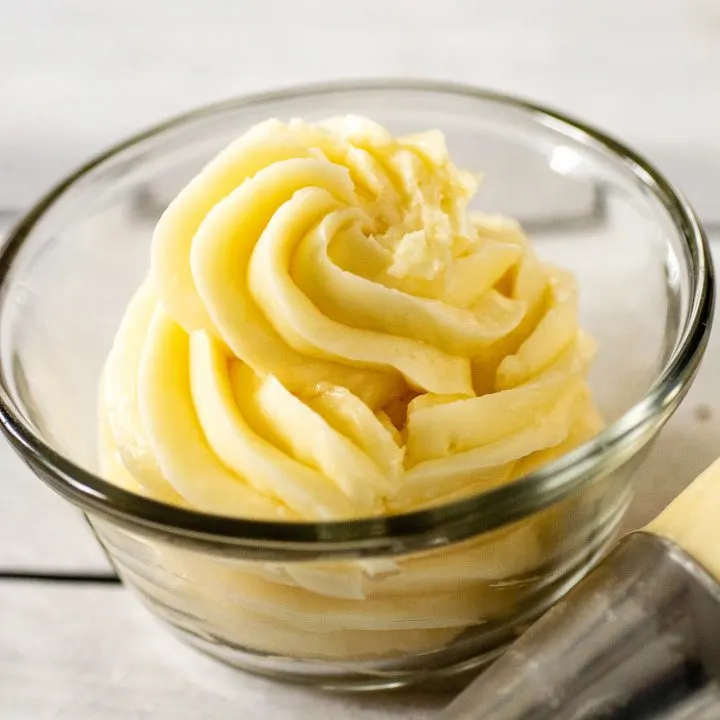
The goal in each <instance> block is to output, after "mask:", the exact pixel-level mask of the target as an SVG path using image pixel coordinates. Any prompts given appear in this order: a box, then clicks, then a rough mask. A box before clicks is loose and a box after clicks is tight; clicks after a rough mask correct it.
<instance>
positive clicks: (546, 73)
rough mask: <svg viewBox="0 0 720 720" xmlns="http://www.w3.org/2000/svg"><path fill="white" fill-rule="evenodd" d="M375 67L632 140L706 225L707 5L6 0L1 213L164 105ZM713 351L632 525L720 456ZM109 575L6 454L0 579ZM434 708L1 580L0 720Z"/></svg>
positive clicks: (713, 46)
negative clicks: (239, 660)
mask: <svg viewBox="0 0 720 720" xmlns="http://www.w3.org/2000/svg"><path fill="white" fill-rule="evenodd" d="M372 76H385V77H387V76H391V77H427V78H434V79H447V80H454V81H460V82H466V83H472V84H476V85H483V86H487V87H491V88H494V89H499V90H503V91H509V92H513V93H518V94H522V95H526V96H529V97H531V98H533V99H536V100H539V101H542V102H544V103H546V104H551V105H556V106H557V107H559V108H561V109H564V110H566V111H568V112H570V113H571V114H574V115H578V116H581V117H583V118H585V119H587V120H589V121H591V122H592V123H593V124H596V125H599V126H601V127H603V128H604V129H606V130H608V131H610V132H612V133H614V134H616V135H618V136H620V137H621V138H622V139H624V140H626V141H627V142H629V143H631V144H633V145H635V146H636V147H637V148H638V149H640V150H641V151H643V152H644V153H645V154H646V155H647V156H648V157H649V158H650V159H651V160H652V161H654V162H655V164H657V165H659V166H660V167H661V169H663V170H665V171H666V172H667V173H668V174H669V175H670V177H671V179H672V180H674V181H675V183H676V184H678V185H679V186H680V187H681V188H682V189H683V190H685V192H686V193H687V194H688V195H689V197H690V199H691V200H692V201H693V202H694V204H695V205H696V207H697V208H698V210H699V211H700V213H701V215H702V216H703V217H704V219H705V220H706V222H707V223H708V224H714V225H716V226H720V203H718V198H719V197H720V89H719V88H720V2H718V1H717V0H603V1H602V2H596V1H595V0H564V1H563V0H542V1H538V0H535V1H533V0H442V2H430V1H428V0H362V1H360V0H356V1H355V2H348V1H346V0H334V1H333V0H307V1H304V2H303V1H302V0H294V1H293V0H287V1H281V0H226V1H222V0H200V1H199V2H190V1H189V0H188V1H183V0H175V1H173V0H154V1H152V0H144V2H140V1H139V0H124V1H120V0H104V1H102V2H98V1H97V0H45V1H44V2H43V1H40V0H24V1H23V2H15V1H13V0H0V217H2V211H3V210H15V209H20V208H22V207H24V206H26V205H27V204H28V203H29V202H31V201H32V200H33V199H34V198H35V197H36V196H37V195H38V194H39V193H40V192H42V191H43V190H44V189H46V188H47V187H48V186H49V185H50V184H51V183H52V182H53V181H54V180H56V179H57V178H58V177H59V176H60V175H62V174H63V173H64V172H66V171H67V170H69V169H71V168H72V167H73V166H74V165H76V164H78V163H79V162H81V161H83V160H84V159H86V158H87V156H88V155H89V154H91V153H93V152H95V151H97V150H99V149H101V148H102V147H103V146H104V145H106V144H108V143H110V142H114V141H116V140H117V139H119V138H121V137H122V136H124V135H127V134H129V133H131V132H133V131H135V130H137V129H140V128H141V127H143V126H144V125H147V124H150V123H154V122H156V121H157V120H160V119H162V118H163V116H166V115H168V114H171V113H175V112H178V111H182V110H185V109H188V108H190V107H193V106H195V105H198V104H202V103H205V102H208V101H212V100H217V99H221V98H224V97H227V96H231V95H236V94H240V93H245V92H250V91H256V90H262V89H268V88H274V87H282V86H286V85H289V84H295V83H301V82H313V81H319V80H328V79H338V78H351V77H372ZM719 238H720V236H719ZM709 353H710V354H709V356H708V361H707V362H706V363H705V366H704V368H703V370H702V372H701V375H700V377H699V379H698V381H697V383H696V386H695V388H694V389H693V391H692V393H691V395H690V396H689V397H688V399H687V400H686V402H685V404H684V405H683V407H682V408H681V410H680V411H679V412H678V413H677V415H676V416H675V418H674V420H673V421H672V422H671V423H670V425H669V426H668V427H667V429H666V430H665V432H664V434H663V436H662V438H661V440H660V442H659V443H658V445H657V446H656V448H655V450H654V452H653V455H652V457H651V458H650V460H649V461H648V462H647V464H646V465H645V467H644V469H643V470H642V472H641V478H640V482H641V487H642V493H641V497H640V499H639V501H638V503H637V504H636V506H635V507H634V509H633V516H632V518H631V519H630V523H631V524H637V523H639V522H641V521H643V520H644V519H645V518H646V517H648V516H649V515H651V514H652V512H653V511H654V510H655V509H657V508H659V507H661V506H662V505H663V504H664V502H666V501H667V500H668V499H669V498H670V497H672V496H673V495H674V494H675V493H676V492H677V490H678V489H680V488H681V487H682V486H683V485H684V484H685V483H686V482H687V481H689V480H690V479H691V478H692V477H693V476H694V475H695V474H696V473H697V471H698V470H700V469H701V468H702V467H704V466H705V465H707V464H708V463H709V462H710V461H711V460H712V459H714V458H715V457H716V456H717V455H718V454H720V432H719V431H720V419H718V418H720V414H719V413H720V402H719V401H718V390H719V388H718V384H719V383H720V380H718V379H717V378H718V374H719V373H718V372H717V371H718V370H720V347H718V345H717V343H713V345H712V347H711V349H710V351H709ZM104 566H105V564H104V559H103V558H102V556H101V554H100V553H99V551H98V550H97V549H96V548H95V545H94V541H93V540H92V539H91V538H90V537H89V535H88V533H87V531H86V530H85V528H84V526H83V525H82V523H80V522H79V521H78V518H77V516H76V515H75V513H74V512H73V511H71V510H70V509H69V508H66V507H65V506H64V505H63V504H62V503H61V502H60V501H59V500H58V499H56V498H55V497H54V496H53V495H52V493H51V492H50V491H49V490H47V489H46V488H45V487H44V486H42V485H41V484H40V483H39V481H37V480H35V479H34V478H33V477H31V476H30V475H29V474H28V472H27V471H26V470H25V469H24V468H23V467H22V466H21V464H20V463H19V461H18V460H16V459H15V458H14V457H13V456H11V455H10V453H9V452H8V451H7V450H5V449H4V448H2V449H0V567H2V568H23V569H27V568H52V569H56V568H58V567H64V568H67V569H81V570H87V569H93V568H95V569H102V568H104ZM442 702H444V700H443V699H438V698H418V697H417V696H414V697H407V696H396V697H394V698H390V699H388V698H385V699H378V698H356V699H347V698H337V697H328V696H324V695H320V694H316V693H313V692H311V691H304V690H298V689H294V688H285V687H282V686H279V685H277V684H274V683H270V682H267V681H264V680H260V679H255V678H250V677H248V676H244V675H238V674H234V673H231V672H229V671H227V670H225V669H224V668H221V667H219V666H217V665H215V664H214V663H212V662H210V661H208V660H205V659H203V658H200V657H197V656H195V655H194V654H193V653H191V652H190V651H188V650H186V649H185V648H183V647H181V646H179V645H178V644H177V643H176V642H175V641H174V640H171V639H169V638H166V637H165V635H164V634H163V633H162V632H161V631H160V630H159V629H157V628H156V627H155V625H154V624H153V623H152V622H150V621H149V620H148V619H147V618H146V617H145V615H144V613H143V612H142V611H141V610H140V609H139V608H137V607H136V606H135V605H134V603H133V602H131V600H130V599H129V598H128V597H127V596H126V594H125V593H124V592H122V591H121V590H120V589H118V588H115V587H107V588H103V587H100V588H98V587H85V588H80V587H76V586H72V587H68V586H63V587H60V586H50V585H47V584H31V583H20V582H7V581H0V716H1V717H3V718H5V717H7V718H10V719H11V720H15V719H17V720H24V719H25V718H28V719H30V718H32V719H33V720H40V719H42V718H48V719H49V718H60V719H65V718H67V719H70V718H72V719H73V720H86V719H87V720H95V719H100V720H104V719H105V718H108V719H112V720H115V719H117V720H120V719H121V718H122V719H125V718H139V719H142V718H153V719H154V718H158V719H160V720H164V719H165V718H168V719H170V718H172V719H173V720H174V719H177V720H184V719H186V718H187V719H190V718H193V719H194V718H213V719H218V720H223V719H224V718H228V719H230V718H233V719H234V718H238V717H242V718H244V719H245V720H253V719H254V718H258V719H260V718H277V719H278V720H284V719H285V718H302V717H313V718H325V717H327V718H333V719H337V720H343V719H344V718H348V719H349V718H363V719H364V718H377V719H379V718H424V717H431V716H432V714H433V711H434V710H436V709H437V708H438V707H440V706H441V704H442Z"/></svg>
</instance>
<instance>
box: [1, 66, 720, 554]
mask: <svg viewBox="0 0 720 720" xmlns="http://www.w3.org/2000/svg"><path fill="white" fill-rule="evenodd" d="M382 91H384V92H389V93H392V92H418V93H423V92H426V93H429V94H444V95H453V96H464V97H466V98H469V99H475V100H481V101H485V102H490V103H494V104H496V105H501V106H505V107H509V108H512V109H514V110H519V111H521V112H524V113H526V114H527V115H528V116H529V117H530V118H531V119H532V120H533V121H535V122H537V123H539V124H541V125H544V126H551V127H552V128H553V129H554V130H557V131H560V132H561V133H564V134H566V135H567V136H570V137H572V138H574V139H578V138H579V139H581V140H582V141H584V142H585V143H587V144H590V145H593V146H594V147H596V148H598V147H599V148H600V149H601V150H602V151H603V152H605V153H607V154H609V155H611V156H614V158H615V159H617V160H621V161H622V163H623V164H624V166H625V167H626V168H627V169H628V170H629V171H630V172H631V173H632V174H633V175H635V177H636V179H638V180H639V181H640V183H641V184H642V185H643V186H644V187H645V188H646V189H648V190H649V191H650V192H651V193H652V195H653V196H654V197H655V198H656V199H657V200H659V201H660V202H661V204H662V205H663V207H664V208H665V210H666V211H667V212H668V214H669V215H670V218H671V219H672V221H673V223H674V225H675V228H676V230H677V231H678V232H679V235H680V237H681V239H682V240H683V242H684V251H685V252H686V255H687V260H688V269H689V273H688V274H689V276H690V277H689V280H690V282H689V285H690V287H689V302H688V304H687V315H686V317H684V318H683V321H684V326H683V328H682V331H681V333H680V335H679V339H678V340H677V341H676V344H675V347H674V348H673V350H672V352H671V354H670V356H669V357H668V359H667V361H666V362H665V364H664V366H663V367H662V369H661V371H660V372H659V373H658V375H657V377H656V378H655V380H654V382H653V384H652V386H651V387H650V388H649V390H648V392H647V393H646V394H645V396H644V397H643V398H642V399H641V400H639V401H638V402H637V403H635V404H634V405H633V406H632V407H631V408H630V409H629V410H627V411H626V412H625V413H624V414H623V415H622V416H621V417H620V418H619V419H617V420H616V421H614V422H613V423H611V424H610V425H608V426H607V427H606V428H605V429H604V430H603V431H602V432H601V433H600V434H599V435H597V436H595V437H594V438H592V439H591V440H589V441H588V442H586V443H584V444H583V445H581V446H579V447H578V448H576V449H575V450H573V451H572V452H570V453H568V454H566V455H564V456H562V457H561V458H559V459H557V460H555V461H553V462H552V463H550V464H548V465H546V466H544V467H542V468H541V469H539V470H536V471H534V472H532V473H531V474H529V475H526V476H525V477H523V478H520V479H518V480H516V481H515V482H513V483H512V484H509V485H505V486H501V487H498V488H495V489H492V490H488V491H485V492H482V493H479V494H475V495H472V496H470V497H467V498H464V499H462V500H456V501H452V502H449V503H446V504H443V505H438V506H436V507H432V508H429V509H425V510H419V511H414V512H411V513H404V514H399V515H391V516H382V517H377V518H367V519H357V520H344V521H329V522H286V521H264V520H249V519H244V518H237V517H226V516H221V515H213V514H209V513H204V512H200V511H196V510H189V509H184V508H179V507H175V506H171V505H168V504H165V503H162V502H160V501H158V500H154V499H152V498H146V497H142V496H139V495H136V494H134V493H131V492H129V491H126V490H123V489H122V488H120V487H117V486H115V485H113V484H111V483H110V482H108V481H106V480H103V479H102V478H101V477H99V476H97V475H95V474H94V473H91V472H89V471H87V470H85V469H83V468H82V467H80V466H78V465H76V464H75V463H74V462H73V461H72V460H70V459H69V458H67V457H65V456H64V455H62V454H60V453H58V452H57V451H56V450H54V449H53V448H52V447H50V446H49V445H48V444H47V443H45V441H44V440H43V439H42V438H41V437H39V435H38V434H37V433H36V432H35V431H34V430H33V429H32V427H31V425H30V423H29V422H27V421H26V420H25V419H24V418H23V416H22V413H21V412H19V411H17V410H16V408H15V403H14V401H13V399H12V396H11V393H10V391H9V390H8V386H7V383H6V381H5V368H4V367H2V365H1V364H0V426H1V428H0V429H2V431H3V433H4V434H5V436H6V438H7V439H8V440H9V442H10V444H11V445H12V446H13V447H14V448H15V450H16V451H17V452H18V453H19V454H20V455H21V456H22V457H23V459H24V460H25V461H26V462H28V464H30V465H31V467H32V468H33V470H34V471H35V472H36V473H37V474H38V475H39V476H40V477H41V479H43V480H44V481H45V482H46V483H47V484H48V485H50V486H51V487H52V488H53V489H54V490H56V491H57V492H58V493H60V494H61V495H63V496H64V497H65V498H66V499H68V500H70V501H71V502H72V503H73V504H75V505H78V506H79V507H80V508H81V509H83V510H84V511H86V512H88V513H91V514H93V515H96V516H98V515H99V516H101V517H104V518H106V519H108V520H110V521H111V522H112V523H114V524H119V525H121V526H123V527H125V528H127V529H131V530H136V531H140V532H141V533H143V534H149V535H154V536H158V537H161V538H163V539H165V540H168V541H171V542H173V543H175V544H180V545H186V546H190V547H194V548H197V547H198V545H201V546H203V547H204V548H206V549H212V548H214V549H216V550H223V551H226V552H234V553H236V554H239V555H242V556H245V557H253V558H257V559H260V558H269V557H272V558H275V559H276V558H277V555H278V553H282V554H283V555H284V557H285V558H286V559H296V560H301V559H307V558H313V557H315V558H316V557H318V554H322V557H324V558H325V557H330V556H332V557H334V558H336V557H340V556H343V557H363V556H366V557H367V556H373V557H376V556H382V555H395V554H399V553H404V552H410V551H416V550H421V549H429V548H433V547H439V546H443V545H448V544H451V543H454V542H458V541H461V540H463V539H467V538H469V537H472V536H474V535H478V534H481V533H484V532H487V531H490V530H495V529H499V528H501V527H503V526H506V525H508V524H509V523H512V522H514V521H517V520H519V519H521V518H523V517H526V516H528V515H530V514H532V513H535V512H538V511H540V510H542V509H544V508H546V507H549V506H550V505H552V504H554V503H557V502H558V501H560V500H562V499H563V498H565V497H566V496H567V495H568V494H569V493H571V492H572V491H573V490H575V489H577V488H579V487H581V486H583V485H585V484H587V483H589V482H592V480H593V479H596V478H597V477H598V476H599V475H600V474H603V475H604V474H605V473H608V472H611V471H612V470H614V469H616V468H618V467H620V466H621V465H622V464H623V463H624V462H626V461H627V460H628V459H629V458H630V457H631V456H633V455H634V454H635V453H636V452H637V451H638V450H639V449H640V447H642V446H644V445H645V444H646V443H647V442H648V441H649V440H650V439H651V438H652V437H653V435H654V434H655V433H656V432H657V430H659V428H660V427H661V426H662V425H663V424H664V422H665V421H666V420H667V419H668V418H669V417H670V415H671V414H672V412H673V411H674V410H675V408H676V407H677V406H678V404H679V403H680V401H681V400H682V398H683V397H684V395H685V393H686V392H687V390H688V389H689V386H690V384H691V383H692V380H693V378H694V376H695V373H696V372H697V369H698V367H699V365H700V362H701V360H702V356H703V353H704V350H705V348H706V346H707V341H708V337H709V334H710V326H711V322H712V316H713V308H714V297H715V286H714V274H713V267H712V262H711V260H710V253H709V247H708V243H707V238H706V236H705V233H704V231H703V229H702V226H701V224H700V222H699V220H698V218H697V216H696V214H695V212H694V211H693V209H692V208H691V206H690V205H689V204H688V202H687V201H686V200H685V198H684V197H683V196H682V195H681V194H680V193H679V192H678V191H676V190H675V189H674V187H673V186H672V185H671V184H670V183H669V182H668V180H667V179H666V178H665V177H664V175H662V174H661V173H660V172H659V171H658V170H656V169H655V168H654V167H653V166H652V165H651V164H650V163H649V162H648V161H647V160H645V159H644V158H643V157H642V156H641V155H639V154H637V153H636V152H635V151H634V150H632V149H630V148H629V147H627V146H626V145H624V144H623V143H621V142H619V141H617V140H615V139H614V138H612V137H611V136H609V135H607V134H606V133H604V132H602V131H600V130H597V129H595V128H594V127H592V126H591V125H587V124H586V123H584V122H582V121H579V120H575V119H573V118H571V117H569V116H567V115H566V114H564V113H561V112H559V111H556V110H554V109H551V108H549V107H546V106H544V105H540V104H537V103H534V102H532V101H529V100H525V99H523V98H520V97H517V96H514V95H508V94H505V93H501V92H496V91H493V90H487V89H482V88H476V87H473V86H469V85H464V84H458V83H449V82H441V81H428V80H401V79H379V80H378V79H374V80H353V81H342V80H341V81H334V82H326V83H318V84H309V85H298V86H294V87H288V88H284V89H279V90H273V91H269V92H263V93H255V94H250V95H243V96H240V97H236V98H232V99H229V100H225V101H221V102H216V103H212V104H209V105H205V106H202V107H199V108H197V109H195V110H191V111H189V112H185V113H182V114H179V115H176V116H174V117H172V118H170V119H168V120H166V121H164V122H162V123H159V124H157V125H154V126H153V127H150V128H149V129H147V130H145V131H143V132H140V133H137V134H135V135H133V136H131V137H129V138H128V139H126V140H124V141H122V142H119V143H117V144H115V145H114V146H112V147H110V148H109V149H108V150H106V151H105V152H102V153H100V154H98V155H96V156H95V157H94V158H92V159H91V160H89V161H88V162H86V163H85V164H84V165H82V166H81V167H80V168H78V169H77V170H76V171H75V172H73V173H71V174H70V175H68V176H67V177H66V178H65V179H64V180H62V181H61V182H59V183H58V184H57V185H56V186H55V187H54V188H52V189H51V190H50V191H49V192H48V193H47V194H46V195H45V196H44V197H42V198H41V199H40V200H39V201H38V202H37V203H36V204H35V205H34V206H33V207H32V208H31V209H30V210H29V211H28V212H27V213H26V214H25V216H24V217H23V218H22V219H21V220H20V221H19V222H18V223H17V224H16V225H15V226H14V228H13V229H12V230H11V231H10V234H9V237H8V239H7V242H6V243H5V245H4V247H3V249H2V251H1V252H0V302H4V300H5V296H6V294H7V290H8V277H9V274H10V273H11V271H12V267H13V260H14V258H15V256H16V255H17V254H18V252H19V250H20V249H21V248H22V246H23V243H24V242H25V240H26V239H28V237H29V236H30V235H31V233H32V230H33V228H34V227H35V225H36V224H37V223H38V222H39V221H40V220H41V218H42V217H43V216H44V214H45V213H46V212H47V211H48V210H49V209H50V208H52V207H53V206H54V205H56V204H57V203H58V202H60V201H62V200H63V198H64V196H65V194H66V193H67V192H68V191H70V190H71V189H72V188H73V186H74V185H75V184H76V183H77V182H79V181H80V180H81V179H82V178H84V177H85V176H86V175H87V174H89V173H90V172H92V171H93V170H95V169H96V168H98V167H99V166H102V165H103V163H105V162H106V161H108V160H111V159H113V158H115V157H116V156H118V155H120V154H121V153H123V152H124V151H126V150H128V149H131V148H132V147H133V146H135V145H137V144H139V143H142V142H143V141H146V140H148V139H151V138H153V137H155V136H158V135H161V134H162V133H164V132H166V131H171V130H174V129H176V128H178V127H181V126H183V125H186V124H189V123H192V122H194V121H197V120H202V119H205V118H208V117H211V116H213V115H215V114H219V113H223V112H227V111H233V110H242V109H243V108H249V107H253V106H262V105H263V104H266V103H273V102H278V101H288V100H300V99H307V98H308V97H310V96H317V97H326V96H331V95H334V94H343V93H368V92H382Z"/></svg>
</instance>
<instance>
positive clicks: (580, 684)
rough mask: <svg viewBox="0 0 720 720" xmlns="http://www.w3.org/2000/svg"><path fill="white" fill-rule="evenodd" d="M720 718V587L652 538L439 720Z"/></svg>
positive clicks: (630, 548) (626, 543) (596, 577)
mask: <svg viewBox="0 0 720 720" xmlns="http://www.w3.org/2000/svg"><path fill="white" fill-rule="evenodd" d="M640 718H647V719H648V720H650V719H652V720H718V719H720V584H718V582H717V581H716V580H715V578H713V577H712V576H711V575H709V574H708V573H707V572H706V571H705V570H704V569H703V568H702V567H701V566H700V565H699V564H698V563H697V562H696V561H695V560H694V559H693V558H692V557H690V556H689V555H688V554H686V553H685V552H684V551H683V550H682V549H681V548H680V547H679V546H678V545H675V544H674V543H672V542H670V541H668V540H666V539H664V538H662V537H659V536H657V535H652V534H650V533H646V532H636V533H633V534H631V535H628V536H627V537H626V538H624V539H623V540H622V541H621V542H620V543H619V544H618V545H617V546H616V547H615V549H614V550H613V551H612V552H611V553H610V555H608V557H607V558H606V559H605V560H604V561H603V562H602V563H601V564H600V565H599V566H598V567H597V568H596V569H595V570H593V571H592V572H591V573H590V574H589V575H588V577H587V578H586V579H585V580H584V581H583V582H581V583H580V584H579V585H578V586H577V587H575V588H574V589H573V590H572V591H571V592H570V593H568V595H567V596H565V598H563V599H562V600H561V601H560V602H559V603H558V604H557V605H555V606H554V607H553V608H552V609H551V610H550V611H549V612H548V613H546V614H545V615H544V616H543V617H542V618H541V619H540V620H538V622H536V623H535V624H534V625H533V626H532V627H531V628H530V629H529V630H528V631H527V632H526V633H525V634H524V635H523V636H522V637H521V638H520V639H519V640H517V642H515V643H514V644H513V645H511V646H510V648H509V649H508V650H507V652H506V653H505V654H504V655H503V656H502V657H501V658H500V659H499V660H498V661H497V662H496V663H495V664H494V665H492V666H491V667H490V668H489V669H488V670H486V671H485V672H484V673H483V674H482V675H480V677H478V678H477V679H476V680H475V681H474V682H473V683H472V684H471V685H469V686H468V687H467V688H466V689H465V690H464V691H463V692H462V693H461V694H460V695H459V696H458V697H457V698H455V700H454V701H453V702H452V703H451V704H450V705H449V706H448V707H447V708H446V709H445V710H444V711H443V712H442V713H441V714H440V720H480V719H482V720H638V719H640Z"/></svg>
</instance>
